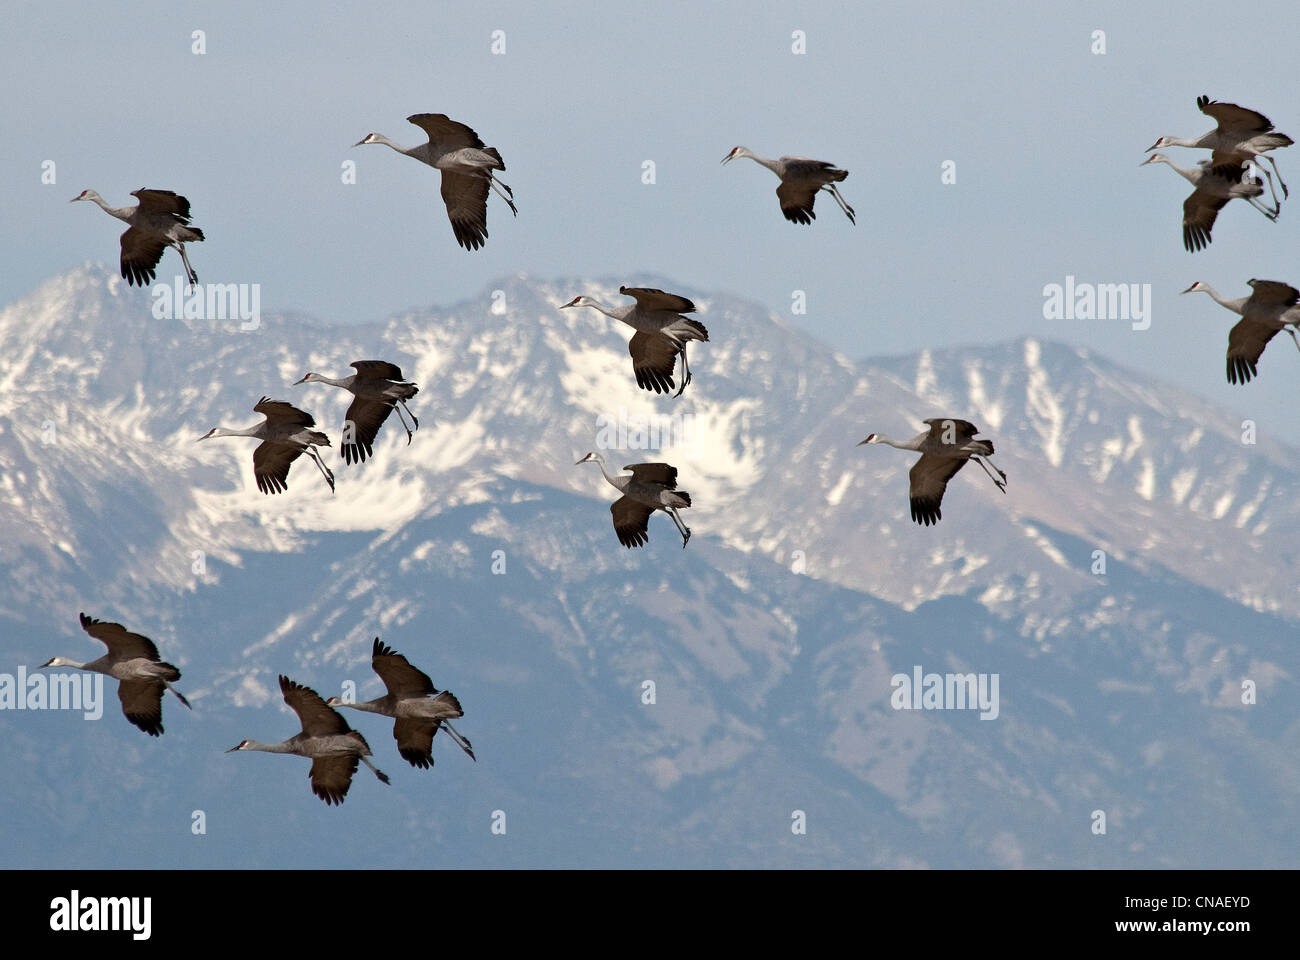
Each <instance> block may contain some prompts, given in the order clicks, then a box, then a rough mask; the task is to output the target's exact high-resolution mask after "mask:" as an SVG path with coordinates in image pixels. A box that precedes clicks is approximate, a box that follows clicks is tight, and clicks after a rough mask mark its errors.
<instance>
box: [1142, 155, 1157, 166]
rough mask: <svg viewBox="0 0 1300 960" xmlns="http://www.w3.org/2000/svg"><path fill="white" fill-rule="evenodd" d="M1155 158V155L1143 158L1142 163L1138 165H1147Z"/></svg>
mask: <svg viewBox="0 0 1300 960" xmlns="http://www.w3.org/2000/svg"><path fill="white" fill-rule="evenodd" d="M1154 159H1155V157H1147V158H1146V159H1145V160H1143V161H1142V162H1141V163H1139V164H1138V166H1139V167H1145V166H1146V165H1147V164H1148V163H1150V162H1151V161H1152V160H1154Z"/></svg>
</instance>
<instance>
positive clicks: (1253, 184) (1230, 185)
mask: <svg viewBox="0 0 1300 960" xmlns="http://www.w3.org/2000/svg"><path fill="white" fill-rule="evenodd" d="M1148 163H1165V164H1168V165H1169V166H1171V167H1173V168H1174V169H1175V170H1176V171H1178V173H1179V174H1181V175H1182V176H1183V177H1184V178H1185V179H1186V180H1187V182H1188V183H1190V184H1191V185H1192V187H1193V190H1192V194H1191V196H1189V197H1188V198H1187V199H1186V200H1184V201H1183V249H1184V250H1186V251H1188V252H1189V253H1192V252H1195V251H1197V250H1203V249H1204V248H1205V247H1207V246H1209V244H1210V239H1211V238H1210V232H1211V231H1212V230H1213V229H1214V221H1215V220H1216V219H1217V218H1218V216H1219V211H1220V210H1222V209H1223V208H1224V207H1225V206H1227V204H1228V201H1229V200H1235V199H1237V198H1241V199H1243V200H1245V201H1246V202H1248V203H1249V204H1250V205H1251V206H1252V207H1254V208H1255V209H1256V210H1258V211H1259V212H1260V213H1262V214H1264V216H1266V217H1268V218H1269V219H1270V220H1276V219H1277V213H1278V212H1277V210H1270V209H1268V207H1266V206H1264V204H1262V203H1260V201H1259V200H1257V199H1256V198H1257V197H1259V196H1260V195H1261V194H1263V192H1264V187H1263V181H1262V180H1260V179H1259V177H1245V176H1241V177H1237V178H1233V177H1225V176H1222V175H1221V174H1218V173H1215V172H1214V171H1213V170H1212V169H1210V163H1209V161H1206V160H1202V161H1201V163H1200V164H1199V165H1198V166H1197V168H1196V169H1195V170H1192V169H1188V168H1187V167H1180V166H1178V165H1177V164H1176V163H1174V162H1173V161H1172V160H1170V159H1169V158H1168V157H1166V156H1165V155H1164V154H1163V153H1153V154H1151V156H1150V157H1149V158H1147V159H1146V160H1143V161H1142V163H1141V164H1139V166H1144V167H1145V166H1146V165H1147V164H1148Z"/></svg>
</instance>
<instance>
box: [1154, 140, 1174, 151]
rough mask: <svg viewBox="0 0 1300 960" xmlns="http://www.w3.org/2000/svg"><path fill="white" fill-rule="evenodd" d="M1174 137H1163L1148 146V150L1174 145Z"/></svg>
mask: <svg viewBox="0 0 1300 960" xmlns="http://www.w3.org/2000/svg"><path fill="white" fill-rule="evenodd" d="M1173 139H1174V138H1173V137H1161V138H1160V139H1159V140H1157V141H1156V142H1155V143H1153V144H1151V146H1149V147H1147V150H1163V149H1164V148H1165V147H1172V146H1173V145H1174V144H1173Z"/></svg>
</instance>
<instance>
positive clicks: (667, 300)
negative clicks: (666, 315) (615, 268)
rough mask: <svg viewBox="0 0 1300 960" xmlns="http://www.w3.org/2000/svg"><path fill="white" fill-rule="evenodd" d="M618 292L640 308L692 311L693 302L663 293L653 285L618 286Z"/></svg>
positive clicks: (673, 294) (673, 311)
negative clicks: (634, 301) (632, 300)
mask: <svg viewBox="0 0 1300 960" xmlns="http://www.w3.org/2000/svg"><path fill="white" fill-rule="evenodd" d="M618 292H619V293H621V294H623V296H625V297H632V298H633V299H634V300H636V303H637V306H639V307H640V308H641V309H642V310H668V311H671V312H672V313H694V312H695V304H694V303H692V302H691V301H690V300H687V299H686V298H685V297H679V296H678V295H677V294H675V293H665V292H664V291H662V290H659V289H657V288H655V287H619V288H618Z"/></svg>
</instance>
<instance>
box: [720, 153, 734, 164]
mask: <svg viewBox="0 0 1300 960" xmlns="http://www.w3.org/2000/svg"><path fill="white" fill-rule="evenodd" d="M734 159H736V155H735V154H734V153H729V154H727V155H726V156H725V157H723V158H722V162H723V163H726V162H727V161H728V160H734Z"/></svg>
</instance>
